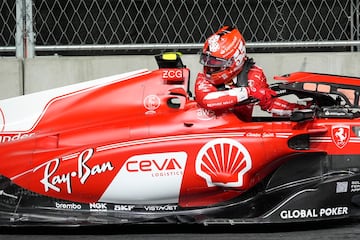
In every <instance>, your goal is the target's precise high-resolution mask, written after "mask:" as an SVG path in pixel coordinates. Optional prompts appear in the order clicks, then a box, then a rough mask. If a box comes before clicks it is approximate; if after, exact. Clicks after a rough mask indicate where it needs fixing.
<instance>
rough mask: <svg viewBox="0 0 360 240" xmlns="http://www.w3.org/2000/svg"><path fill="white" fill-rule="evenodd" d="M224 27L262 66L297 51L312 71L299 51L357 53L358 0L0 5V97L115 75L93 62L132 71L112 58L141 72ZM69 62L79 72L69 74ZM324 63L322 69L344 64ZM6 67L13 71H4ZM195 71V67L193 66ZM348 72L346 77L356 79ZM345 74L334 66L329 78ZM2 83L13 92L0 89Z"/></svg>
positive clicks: (192, 49) (79, 0) (5, 1)
mask: <svg viewBox="0 0 360 240" xmlns="http://www.w3.org/2000/svg"><path fill="white" fill-rule="evenodd" d="M223 25H234V26H237V27H238V28H239V29H240V30H241V32H242V33H243V35H244V37H245V39H246V41H247V50H248V52H249V53H252V54H268V55H259V56H258V59H259V60H258V61H259V62H261V63H263V62H265V59H266V61H268V59H267V56H269V54H280V55H272V57H274V58H276V57H279V56H284V55H281V54H290V55H287V56H290V57H293V56H294V54H298V55H297V56H300V58H296V59H295V60H292V61H293V62H296V61H299V64H295V65H296V68H297V69H300V65H301V66H302V69H301V70H317V69H316V68H313V69H312V68H310V69H309V68H306V66H313V65H314V64H315V65H316V63H319V64H320V65H322V66H323V64H324V62H322V61H320V62H319V60H314V61H313V62H314V63H312V60H311V57H310V55H311V54H308V55H307V56H302V55H301V54H304V53H306V52H307V53H312V54H315V53H319V54H320V53H324V52H326V53H327V55H328V56H335V55H336V56H338V55H339V54H340V57H339V59H340V58H341V56H342V54H344V53H346V54H347V55H346V56H347V57H344V59H346V58H348V56H358V55H357V54H358V53H359V52H360V0H346V1H344V0H316V1H308V0H262V1H250V0H211V1H205V0H121V1H119V0H93V1H87V0H2V1H1V2H0V58H1V64H0V98H2V97H8V96H13V95H19V94H24V93H29V92H33V91H38V90H41V89H46V88H49V87H56V86H60V85H61V84H69V83H72V82H75V81H83V80H86V79H87V78H94V77H99V76H103V75H105V74H106V71H107V72H108V74H111V73H113V72H115V70H112V69H109V68H108V66H105V67H104V69H100V72H99V73H98V72H96V73H95V72H94V71H95V70H92V69H91V68H90V67H89V61H96V59H97V60H99V59H100V60H99V61H104V62H105V63H106V65H108V64H109V62H112V63H113V64H118V66H119V65H121V67H122V68H121V70H119V68H116V69H117V70H118V71H122V72H123V71H127V70H132V66H130V67H129V66H125V67H123V66H124V65H126V64H125V63H124V62H122V61H121V60H119V58H122V59H124V58H126V59H127V60H126V63H127V62H129V61H130V62H131V63H132V62H133V63H134V64H136V65H139V66H138V68H142V66H141V64H142V65H143V66H144V67H153V66H154V65H152V64H148V63H147V62H141V61H140V62H139V61H138V60H139V57H140V56H151V55H154V54H158V53H160V52H164V51H181V52H183V53H184V54H185V55H187V54H189V55H196V54H197V53H198V52H199V51H200V49H201V47H202V44H203V42H204V41H205V39H206V38H207V37H208V36H209V35H210V34H211V33H213V32H215V31H216V30H217V29H218V28H220V27H221V26H223ZM334 54H335V55H334ZM349 54H350V55H349ZM315 55H316V54H315ZM50 56H52V58H50ZM135 56H138V57H137V58H135ZM316 56H320V55H316ZM43 57H46V59H45V60H44V58H43ZM59 57H60V58H59ZM65 57H77V58H65ZM80 57H82V58H80ZM86 57H88V58H86ZM89 57H90V58H89ZM104 57H108V58H104ZM111 57H115V58H111ZM192 58H194V59H196V56H193V57H192ZM192 58H191V59H190V58H189V59H187V60H188V61H189V62H190V66H194V65H195V62H196V61H197V60H196V61H195V60H192ZM332 58H333V57H332ZM129 59H130V60H129ZM132 59H133V60H132ZM136 59H137V60H136ZM141 59H146V58H143V57H141ZM304 59H305V60H304ZM356 59H357V58H355V60H356ZM75 60H76V64H75V65H76V66H77V68H78V69H81V70H76V69H75V70H74V68H75V67H74V66H73V64H74V61H75ZM54 61H56V63H55V62H54ZM277 61H280V60H277ZM284 61H285V62H289V60H288V59H286V60H284ZM329 61H330V60H326V61H325V64H327V65H329V64H330V65H331V64H334V65H336V66H338V65H339V64H340V65H346V64H349V63H344V62H340V63H339V62H337V63H329ZM347 61H349V60H347ZM352 61H353V60H352ZM272 62H274V61H272ZM105 63H104V64H105ZM300 63H301V64H300ZM309 63H311V64H310V65H309ZM12 64H15V65H16V66H13V65H12ZM84 64H85V65H86V66H87V67H85V68H84ZM10 65H11V67H13V68H11V69H13V70H12V71H10V73H9V72H8V70H9V66H10ZM90 65H92V64H90ZM94 65H96V66H97V65H98V63H96V64H94ZM128 65H129V64H128ZM265 65H266V64H265ZM56 66H58V67H56ZM69 66H72V68H70V67H69ZM304 66H305V67H304ZM92 67H93V66H92ZM4 68H5V69H4ZM99 68H100V67H99ZM194 68H195V70H197V69H198V66H194ZM265 68H268V69H265V70H268V72H270V73H271V74H273V72H275V71H286V70H287V69H284V67H281V66H265ZM40 69H41V70H40ZM60 70H61V72H64V71H65V72H67V71H70V72H71V71H75V73H74V74H70V73H69V75H66V74H65V75H64V76H63V77H64V78H67V79H65V80H63V79H62V80H61V84H60V83H58V81H57V80H56V78H57V75H58V71H60ZM288 70H289V71H292V68H291V67H290V68H288ZM327 70H328V69H323V70H322V69H321V71H327ZM330 70H332V68H330ZM89 71H90V73H89ZM91 71H93V73H91ZM352 71H353V72H352ZM352 71H350V74H352V73H354V74H358V72H357V71H355V70H352ZM354 71H355V72H354ZM79 72H82V73H83V74H80V73H79ZM347 72H348V71H347V70H346V69H345V70H344V69H343V68H341V69H339V70H336V71H335V72H334V73H336V74H342V73H347ZM16 73H18V74H19V75H20V76H18V78H20V79H19V80H15V81H17V86H12V85H11V84H13V82H11V81H12V80H10V79H8V76H12V74H15V75H16ZM84 73H85V74H84ZM279 73H282V72H279ZM36 74H37V77H36ZM44 74H45V76H44ZM46 74H47V75H46ZM39 75H41V76H39ZM33 77H34V78H37V79H36V81H34V80H33V79H32V78H33ZM76 79H77V80H76ZM48 82H53V83H50V84H48ZM9 84H10V85H11V86H10V85H9ZM4 86H9V87H10V88H11V89H13V87H16V88H17V90H14V92H11V91H10V92H8V91H3V90H2V89H3V87H4Z"/></svg>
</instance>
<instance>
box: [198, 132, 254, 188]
mask: <svg viewBox="0 0 360 240" xmlns="http://www.w3.org/2000/svg"><path fill="white" fill-rule="evenodd" d="M251 167H252V160H251V157H250V154H249V152H248V150H247V149H246V148H245V147H244V146H243V145H242V144H241V143H239V142H238V141H235V140H234V139H230V138H217V139H214V140H212V141H210V142H208V143H206V144H205V145H204V146H203V147H202V148H201V149H200V151H199V153H198V155H197V157H196V162H195V171H196V174H197V175H199V176H200V177H203V178H204V179H205V180H206V182H207V185H208V187H213V186H222V187H242V186H243V178H244V174H245V173H247V172H248V171H249V170H250V169H251Z"/></svg>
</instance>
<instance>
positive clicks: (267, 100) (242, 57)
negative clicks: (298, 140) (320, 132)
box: [195, 26, 304, 121]
mask: <svg viewBox="0 0 360 240" xmlns="http://www.w3.org/2000/svg"><path fill="white" fill-rule="evenodd" d="M200 63H201V64H202V65H203V66H204V67H203V72H200V73H199V74H198V76H197V79H196V82H195V96H196V101H197V102H198V103H199V104H200V105H201V106H202V107H203V108H205V109H209V110H214V111H225V110H227V109H231V110H233V111H234V113H235V114H236V115H237V116H238V117H239V118H240V119H242V120H243V121H251V116H252V111H253V107H254V102H258V104H259V105H260V107H261V109H262V110H264V111H268V112H270V113H272V114H274V115H278V116H289V115H290V114H291V112H292V111H293V110H295V109H298V108H303V107H304V106H303V105H298V104H293V103H289V102H287V101H285V100H283V99H280V98H273V97H274V96H276V92H275V91H273V90H272V89H270V88H269V85H268V83H267V80H266V77H265V74H264V72H263V70H262V68H260V67H258V66H256V65H255V63H254V62H253V59H252V58H248V57H247V55H246V49H245V40H244V38H243V36H242V35H241V33H240V32H239V30H238V29H236V28H232V27H228V26H225V27H222V28H221V29H220V30H218V31H217V32H216V33H215V34H213V35H212V36H210V37H209V38H208V39H207V40H206V41H205V44H204V47H203V51H202V54H201V57H200ZM254 100H255V101H254ZM239 103H240V104H239Z"/></svg>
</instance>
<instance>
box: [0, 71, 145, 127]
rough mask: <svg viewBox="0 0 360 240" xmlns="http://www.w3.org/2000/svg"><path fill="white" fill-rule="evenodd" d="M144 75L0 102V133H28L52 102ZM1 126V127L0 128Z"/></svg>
mask: <svg viewBox="0 0 360 240" xmlns="http://www.w3.org/2000/svg"><path fill="white" fill-rule="evenodd" d="M146 73H149V71H148V70H147V69H143V70H138V71H133V72H129V73H124V74H119V75H114V76H109V77H105V78H100V79H95V80H92V81H87V82H82V83H77V84H72V85H69V86H64V87H60V88H54V89H50V90H45V91H41V92H36V93H31V94H27V95H23V96H19V97H14V98H9V99H4V100H1V101H0V110H1V112H2V114H3V118H4V119H3V123H2V122H1V121H0V131H1V130H3V132H24V131H30V130H31V129H32V128H34V127H35V126H36V124H37V122H38V121H39V120H40V118H41V116H42V115H43V114H44V112H45V111H46V109H45V108H46V107H48V106H49V105H50V103H51V102H53V101H55V100H59V99H61V98H66V97H69V96H72V95H74V94H78V93H82V92H84V91H88V90H91V89H94V88H98V87H102V86H104V85H107V84H109V83H115V82H119V81H124V80H127V79H130V78H133V77H136V76H139V75H144V74H146ZM2 124H3V126H1V125H2Z"/></svg>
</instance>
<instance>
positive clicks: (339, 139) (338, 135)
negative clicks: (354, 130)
mask: <svg viewBox="0 0 360 240" xmlns="http://www.w3.org/2000/svg"><path fill="white" fill-rule="evenodd" d="M331 138H332V141H333V142H334V143H335V145H336V146H337V147H338V148H340V149H341V148H343V147H345V146H346V144H347V143H348V142H349V140H350V126H348V125H336V126H333V127H332V128H331Z"/></svg>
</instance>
